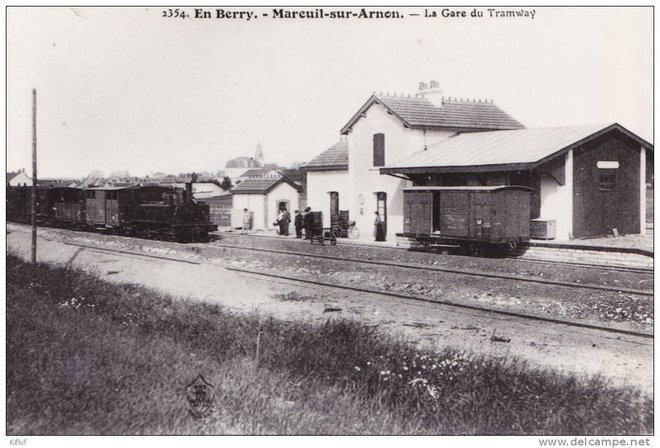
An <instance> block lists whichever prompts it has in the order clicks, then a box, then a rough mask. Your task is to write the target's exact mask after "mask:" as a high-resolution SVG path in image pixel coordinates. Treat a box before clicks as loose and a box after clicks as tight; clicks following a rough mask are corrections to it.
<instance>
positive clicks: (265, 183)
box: [231, 177, 302, 194]
mask: <svg viewBox="0 0 660 448" xmlns="http://www.w3.org/2000/svg"><path fill="white" fill-rule="evenodd" d="M281 183H287V184H289V185H291V186H292V187H293V188H295V189H296V191H298V192H300V191H302V187H301V186H300V185H297V184H295V183H294V182H292V181H291V180H289V179H288V178H286V177H279V178H277V177H252V178H249V179H246V180H244V181H243V182H241V183H240V184H238V185H236V186H235V187H234V188H232V190H231V192H232V193H233V194H265V193H268V192H269V191H271V190H272V189H273V188H275V187H276V186H278V185H279V184H281Z"/></svg>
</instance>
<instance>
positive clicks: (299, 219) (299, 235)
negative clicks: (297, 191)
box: [293, 210, 303, 238]
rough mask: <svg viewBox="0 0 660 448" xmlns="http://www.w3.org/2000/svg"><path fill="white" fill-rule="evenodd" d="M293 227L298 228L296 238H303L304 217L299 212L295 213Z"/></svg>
mask: <svg viewBox="0 0 660 448" xmlns="http://www.w3.org/2000/svg"><path fill="white" fill-rule="evenodd" d="M293 214H294V215H295V217H294V218H293V225H294V226H295V227H296V238H302V228H303V217H302V215H301V214H300V212H299V211H298V210H296V211H294V212H293Z"/></svg>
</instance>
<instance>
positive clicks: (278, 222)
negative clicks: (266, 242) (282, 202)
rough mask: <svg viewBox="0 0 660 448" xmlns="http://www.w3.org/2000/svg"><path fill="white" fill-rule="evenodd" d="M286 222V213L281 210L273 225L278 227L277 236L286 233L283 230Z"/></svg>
mask: <svg viewBox="0 0 660 448" xmlns="http://www.w3.org/2000/svg"><path fill="white" fill-rule="evenodd" d="M283 220H284V211H282V209H280V211H279V212H278V213H277V218H276V219H275V222H274V223H273V225H274V226H275V227H277V234H278V235H282V233H284V231H283V230H282V221H283Z"/></svg>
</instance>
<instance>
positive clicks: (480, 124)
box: [341, 94, 524, 134]
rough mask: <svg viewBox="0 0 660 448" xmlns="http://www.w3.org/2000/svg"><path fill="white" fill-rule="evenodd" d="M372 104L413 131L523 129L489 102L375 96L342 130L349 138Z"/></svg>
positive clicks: (419, 96)
mask: <svg viewBox="0 0 660 448" xmlns="http://www.w3.org/2000/svg"><path fill="white" fill-rule="evenodd" d="M373 104H381V105H383V106H384V107H385V108H386V109H387V110H388V111H389V112H391V113H392V114H394V115H395V116H396V117H398V118H399V119H400V120H401V121H402V122H403V123H404V124H405V125H406V126H408V127H410V128H414V129H447V130H456V131H457V132H458V131H462V132H466V131H467V132H469V131H489V130H508V129H522V128H524V126H523V125H522V124H521V123H520V122H518V121H517V120H515V119H514V118H512V117H511V116H510V115H509V114H507V113H506V112H504V111H503V110H502V109H500V108H499V107H497V106H496V105H495V104H493V102H492V101H488V100H470V99H462V98H461V99H458V98H451V97H447V98H445V97H442V98H441V99H440V100H439V102H437V103H434V102H432V101H431V100H430V99H429V98H427V97H425V96H421V94H417V95H408V96H404V95H389V94H387V95H383V94H378V95H376V94H374V95H372V96H371V97H370V98H369V99H368V100H367V102H366V103H365V104H364V106H362V107H361V108H360V110H359V111H358V112H357V113H356V114H355V115H354V116H353V118H351V119H350V121H349V122H348V123H347V124H346V126H344V127H343V128H342V130H341V133H342V134H348V133H349V132H350V131H351V129H352V127H353V125H354V124H355V123H356V122H357V121H358V120H359V119H360V117H361V116H362V114H363V113H365V112H366V111H367V109H369V108H370V107H371V106H372V105H373Z"/></svg>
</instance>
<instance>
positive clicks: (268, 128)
mask: <svg viewBox="0 0 660 448" xmlns="http://www.w3.org/2000/svg"><path fill="white" fill-rule="evenodd" d="M491 8H492V7H491ZM205 9H207V10H209V11H212V12H214V8H211V7H206V8H205ZM224 9H226V10H230V11H252V12H255V13H258V14H259V15H260V16H259V17H258V18H257V19H252V20H250V21H246V20H240V19H193V18H191V17H189V18H186V19H181V18H166V17H163V16H162V15H163V9H160V8H156V7H149V8H145V7H143V8H118V7H117V8H55V7H52V8H18V7H14V8H8V10H7V46H8V50H7V169H8V170H17V169H21V168H25V169H26V170H27V171H28V173H29V172H30V171H31V162H30V154H31V141H32V137H31V91H32V89H33V88H36V89H37V92H38V120H37V121H38V154H39V155H38V157H39V162H38V163H39V165H38V171H39V177H41V178H45V177H73V178H80V177H83V176H85V175H87V174H88V173H90V172H91V171H94V170H100V171H102V172H103V173H105V174H106V175H107V174H110V173H111V172H113V171H119V170H127V171H129V172H130V173H131V174H132V175H140V176H142V175H146V174H151V173H154V172H157V171H163V172H166V173H175V174H176V173H181V172H191V171H197V172H201V171H209V172H215V171H218V170H221V169H223V167H224V166H225V163H226V162H227V160H229V159H231V158H234V157H239V156H253V155H254V152H255V150H256V147H257V143H259V142H260V143H261V146H262V148H263V151H264V156H265V159H266V161H267V162H273V163H278V164H280V165H283V166H286V165H289V164H291V163H294V162H305V161H309V160H310V159H312V158H313V157H314V156H316V155H317V154H319V153H320V152H322V151H323V150H324V149H326V148H328V147H330V146H332V145H333V144H334V143H335V142H336V141H338V140H339V138H340V137H339V132H340V129H341V128H342V127H343V126H344V125H345V124H346V123H347V122H348V121H349V119H350V118H351V117H352V116H353V114H355V112H357V110H358V109H359V108H360V106H362V105H363V104H364V103H365V102H366V101H367V99H368V98H369V96H370V95H371V94H372V93H373V92H374V91H375V92H376V93H378V92H383V93H387V92H389V93H395V92H396V93H398V94H408V93H415V91H416V90H417V88H418V85H419V82H420V81H425V82H428V81H430V80H437V81H438V82H439V84H440V87H441V88H442V89H443V92H444V94H445V95H446V96H452V97H464V98H479V99H492V100H493V101H494V102H495V104H497V105H498V106H499V107H500V108H502V109H503V110H505V111H506V112H507V113H509V114H510V115H511V116H513V117H514V118H516V119H517V120H518V121H520V122H522V123H523V124H524V125H525V126H527V127H548V126H573V125H586V124H596V123H603V124H610V123H612V122H618V123H620V124H622V125H623V126H625V127H627V128H628V129H629V130H631V131H632V132H635V133H637V134H638V135H640V136H641V137H642V138H644V139H646V140H648V141H651V142H652V140H653V138H652V137H653V28H652V26H653V23H652V20H653V18H652V13H653V12H652V9H651V8H648V7H647V8H615V7H611V8H587V7H584V8H560V7H555V8H538V7H536V8H529V7H527V8H524V7H523V8H521V7H515V8H507V10H520V9H526V10H530V9H534V10H535V15H534V18H533V19H531V18H501V17H500V18H494V17H493V18H491V17H489V11H488V7H483V8H478V9H479V11H481V12H483V13H484V17H483V18H470V17H469V13H470V11H471V10H472V9H474V8H472V7H463V8H453V9H455V10H465V11H466V12H467V13H468V17H466V18H442V17H438V18H425V17H423V15H424V9H425V8H415V9H406V8H389V9H396V10H397V11H399V12H401V13H402V14H404V18H402V19H390V20H387V19H380V20H379V19H348V20H339V19H337V20H332V19H307V20H303V19H297V20H295V19H275V18H272V17H263V16H261V14H262V13H269V14H271V15H272V10H273V7H265V8H255V7H237V8H224ZM288 9H289V10H296V11H297V10H301V9H304V8H288ZM309 9H311V10H313V9H314V8H309ZM324 9H325V10H326V11H330V10H332V9H333V8H328V7H326V8H324ZM341 9H349V8H341ZM352 9H353V10H354V11H359V8H352ZM371 9H372V10H375V9H376V8H371ZM428 9H429V10H433V11H436V12H437V13H438V14H440V13H441V10H442V8H428ZM496 9H498V10H503V8H496ZM184 10H185V11H186V13H187V14H189V15H193V14H194V8H190V7H187V8H184ZM408 13H420V14H421V15H422V16H419V17H413V16H409V15H407V14H408Z"/></svg>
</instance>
